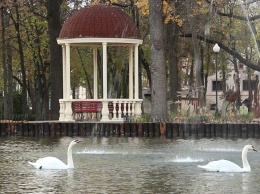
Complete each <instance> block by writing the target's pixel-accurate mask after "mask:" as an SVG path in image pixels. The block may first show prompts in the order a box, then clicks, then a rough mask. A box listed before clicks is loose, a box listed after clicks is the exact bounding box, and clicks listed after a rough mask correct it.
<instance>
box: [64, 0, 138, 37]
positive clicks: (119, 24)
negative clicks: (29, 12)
mask: <svg viewBox="0 0 260 194" xmlns="http://www.w3.org/2000/svg"><path fill="white" fill-rule="evenodd" d="M70 38H127V39H128V38H131V39H140V33H139V31H138V29H137V27H136V25H135V23H134V22H133V20H132V19H131V17H130V16H129V15H128V14H127V13H125V12H124V11H122V10H121V9H119V8H117V7H113V6H110V5H102V4H99V5H92V6H87V7H85V8H82V9H80V10H79V11H77V12H75V13H74V14H72V15H71V16H70V17H69V18H68V20H67V21H66V22H65V23H64V25H63V27H62V29H61V31H60V34H59V39H70Z"/></svg>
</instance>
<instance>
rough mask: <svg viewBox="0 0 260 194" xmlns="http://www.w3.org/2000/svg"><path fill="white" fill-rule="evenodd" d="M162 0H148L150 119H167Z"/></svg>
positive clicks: (160, 120) (158, 120) (159, 120)
mask: <svg viewBox="0 0 260 194" xmlns="http://www.w3.org/2000/svg"><path fill="white" fill-rule="evenodd" d="M162 2H163V1H162V0H149V13H150V14H149V25H150V41H151V68H150V69H151V79H152V83H151V84H152V86H151V88H152V90H151V96H152V114H151V120H152V121H154V122H163V121H165V120H168V111H167V87H166V65H165V45H164V33H163V32H164V29H163V26H164V23H163V18H162V16H163V10H162Z"/></svg>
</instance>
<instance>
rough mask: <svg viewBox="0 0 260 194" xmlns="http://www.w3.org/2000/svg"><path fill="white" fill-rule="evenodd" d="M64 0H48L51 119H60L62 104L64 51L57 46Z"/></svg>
mask: <svg viewBox="0 0 260 194" xmlns="http://www.w3.org/2000/svg"><path fill="white" fill-rule="evenodd" d="M62 2H63V0H55V1H54V0H47V2H46V8H47V19H48V29H49V31H48V32H49V39H50V63H51V68H50V69H51V71H50V87H51V112H50V117H51V119H59V110H60V104H59V99H61V98H62V91H63V90H62V88H63V84H62V83H63V79H62V50H61V46H60V45H58V44H57V40H56V39H57V38H58V37H59V33H60V30H61V21H60V6H61V4H62Z"/></svg>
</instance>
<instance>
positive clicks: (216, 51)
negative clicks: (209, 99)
mask: <svg viewBox="0 0 260 194" xmlns="http://www.w3.org/2000/svg"><path fill="white" fill-rule="evenodd" d="M213 51H214V53H216V115H217V113H218V52H219V51H220V47H219V46H218V44H217V43H216V44H215V45H214V47H213Z"/></svg>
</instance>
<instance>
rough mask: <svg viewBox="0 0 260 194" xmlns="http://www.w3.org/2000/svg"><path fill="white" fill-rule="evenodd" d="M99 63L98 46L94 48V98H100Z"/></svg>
mask: <svg viewBox="0 0 260 194" xmlns="http://www.w3.org/2000/svg"><path fill="white" fill-rule="evenodd" d="M97 75H98V64H97V47H94V48H93V76H94V77H93V82H94V83H93V84H94V85H93V88H94V99H97V98H98V79H97Z"/></svg>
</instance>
